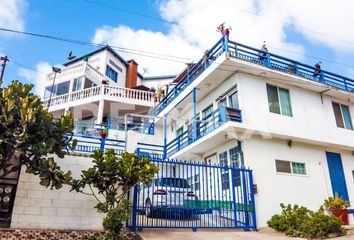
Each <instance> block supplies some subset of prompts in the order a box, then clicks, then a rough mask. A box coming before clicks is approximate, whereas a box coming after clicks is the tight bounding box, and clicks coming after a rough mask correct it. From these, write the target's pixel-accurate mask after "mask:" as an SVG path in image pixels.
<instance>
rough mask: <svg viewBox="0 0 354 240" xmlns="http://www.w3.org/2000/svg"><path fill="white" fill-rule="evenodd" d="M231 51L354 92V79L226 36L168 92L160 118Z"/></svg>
mask: <svg viewBox="0 0 354 240" xmlns="http://www.w3.org/2000/svg"><path fill="white" fill-rule="evenodd" d="M225 51H229V53H230V56H231V57H234V58H238V59H241V60H244V61H248V62H252V63H255V64H260V65H262V66H265V67H268V68H270V69H274V70H276V71H279V72H284V73H288V74H292V75H296V76H299V77H303V78H306V79H308V80H312V81H316V82H319V83H322V84H326V85H328V86H332V87H335V88H339V89H342V90H345V91H348V92H354V80H353V79H350V78H347V77H344V76H341V75H338V74H335V73H331V72H328V71H325V70H317V69H316V68H315V67H313V66H310V65H307V64H303V63H300V62H298V61H296V60H293V59H289V58H286V57H282V56H279V55H277V54H273V53H270V52H265V51H263V50H260V49H257V48H253V47H250V46H247V45H244V44H241V43H237V42H234V41H229V40H228V38H227V37H226V36H225V37H223V38H221V39H220V40H219V41H218V42H217V43H216V44H215V45H214V46H213V47H212V48H211V49H210V50H209V54H207V55H206V56H205V57H204V58H203V59H201V60H200V61H199V62H197V63H196V64H195V65H194V66H193V67H191V68H190V69H188V70H187V72H186V74H185V75H184V76H183V77H182V78H181V80H180V81H179V82H178V83H177V84H176V86H175V87H174V88H173V89H171V91H170V92H168V93H167V94H166V95H165V96H164V97H163V98H162V100H161V101H160V102H159V104H158V105H157V106H156V107H155V108H154V110H153V114H154V115H155V116H156V115H158V114H159V113H160V112H162V110H164V109H165V108H166V106H168V104H170V103H171V102H172V101H173V99H175V98H176V97H177V96H178V95H179V94H180V93H181V92H182V91H183V90H184V89H185V88H186V87H187V86H188V85H189V84H190V83H191V82H193V81H194V80H195V79H196V78H197V77H198V76H199V75H200V74H201V73H202V72H204V71H205V70H206V69H207V68H208V67H209V66H210V64H211V63H212V62H214V61H215V60H216V59H217V58H218V57H219V56H220V55H221V54H222V53H223V52H225Z"/></svg>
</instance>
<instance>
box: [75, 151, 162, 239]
mask: <svg viewBox="0 0 354 240" xmlns="http://www.w3.org/2000/svg"><path fill="white" fill-rule="evenodd" d="M92 162H93V166H92V167H91V168H89V169H87V170H84V171H82V174H81V179H79V180H76V179H73V180H72V191H77V192H81V193H83V194H87V195H92V196H93V197H95V198H96V200H97V202H98V203H97V205H96V206H95V208H96V209H97V211H98V212H99V213H105V214H106V217H105V218H104V220H103V227H104V229H105V230H106V231H107V234H106V235H105V239H119V234H120V232H121V229H122V228H123V224H124V222H125V221H127V220H128V218H129V215H130V205H131V204H130V202H129V201H128V200H127V199H126V196H127V193H128V192H129V191H130V190H131V189H132V188H133V187H134V186H135V185H136V184H138V183H141V182H150V181H151V180H152V179H153V177H154V175H155V174H156V173H157V171H158V168H157V166H156V165H155V164H153V163H151V161H150V160H149V159H148V158H142V157H139V156H137V155H136V154H134V153H123V154H122V155H121V156H120V157H117V156H116V155H115V153H114V150H113V149H108V150H107V152H106V153H103V151H102V150H97V151H95V153H94V154H93V161H92Z"/></svg>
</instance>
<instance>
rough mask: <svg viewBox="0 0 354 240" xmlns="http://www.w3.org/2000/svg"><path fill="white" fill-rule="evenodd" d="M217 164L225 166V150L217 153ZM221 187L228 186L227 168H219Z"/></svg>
mask: <svg viewBox="0 0 354 240" xmlns="http://www.w3.org/2000/svg"><path fill="white" fill-rule="evenodd" d="M219 164H220V166H227V165H228V164H227V152H222V153H220V154H219ZM221 188H222V190H226V189H229V188H230V179H229V171H228V169H227V170H225V169H221Z"/></svg>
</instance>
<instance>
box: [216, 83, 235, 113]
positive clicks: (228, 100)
mask: <svg viewBox="0 0 354 240" xmlns="http://www.w3.org/2000/svg"><path fill="white" fill-rule="evenodd" d="M216 101H217V104H218V107H229V108H235V109H239V101H238V90H237V87H233V88H232V89H231V90H229V91H228V92H226V93H224V95H222V96H220V97H219V98H218V99H217V100H216Z"/></svg>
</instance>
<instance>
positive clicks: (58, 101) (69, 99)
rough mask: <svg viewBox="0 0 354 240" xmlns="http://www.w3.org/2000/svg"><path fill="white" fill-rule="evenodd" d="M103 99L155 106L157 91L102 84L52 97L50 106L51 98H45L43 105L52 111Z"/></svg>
mask: <svg viewBox="0 0 354 240" xmlns="http://www.w3.org/2000/svg"><path fill="white" fill-rule="evenodd" d="M101 99H104V100H108V101H113V102H123V103H127V104H134V105H141V106H147V107H153V106H154V104H155V93H153V92H147V91H141V90H136V89H129V88H122V87H117V86H110V85H100V86H96V87H91V88H86V89H82V90H79V91H75V92H70V93H67V94H63V95H60V96H55V97H52V99H51V100H50V106H48V103H49V99H45V100H43V105H44V106H45V107H48V108H49V109H50V111H56V110H60V109H65V108H68V107H73V106H78V105H82V104H87V103H90V102H95V101H99V100H101Z"/></svg>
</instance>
